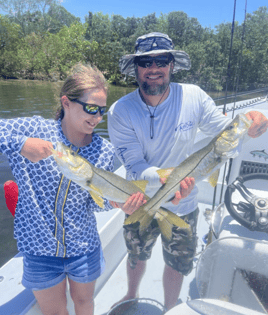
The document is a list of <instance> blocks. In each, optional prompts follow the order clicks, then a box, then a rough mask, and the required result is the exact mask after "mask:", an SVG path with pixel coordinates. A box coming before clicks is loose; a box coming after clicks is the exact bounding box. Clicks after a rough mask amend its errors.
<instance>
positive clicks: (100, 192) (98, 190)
mask: <svg viewBox="0 0 268 315" xmlns="http://www.w3.org/2000/svg"><path fill="white" fill-rule="evenodd" d="M89 188H90V189H91V190H93V191H94V192H95V193H96V194H98V195H99V196H102V197H103V193H102V191H101V190H100V189H99V188H97V187H96V186H94V185H92V184H90V185H89Z"/></svg>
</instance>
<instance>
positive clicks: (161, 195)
mask: <svg viewBox="0 0 268 315" xmlns="http://www.w3.org/2000/svg"><path fill="white" fill-rule="evenodd" d="M250 126H251V121H249V120H248V119H247V117H246V116H245V115H244V114H239V115H237V116H236V117H235V118H234V120H233V121H232V122H231V123H230V124H229V125H228V126H227V127H226V128H225V129H224V130H223V131H222V132H220V133H219V134H218V135H217V136H216V137H215V138H213V139H212V140H211V142H210V143H209V144H208V145H207V146H205V147H204V148H202V149H200V150H199V151H197V152H195V153H193V154H192V155H190V156H189V157H188V158H187V159H186V160H184V161H183V162H182V163H181V164H180V165H178V166H177V167H175V168H174V169H173V170H172V172H171V173H170V175H169V177H168V179H167V181H166V183H165V184H164V185H162V186H161V187H160V188H159V190H158V191H157V192H156V193H155V195H154V196H153V197H152V198H151V199H150V200H149V201H148V202H147V203H146V204H144V205H143V206H141V207H140V208H139V209H138V210H136V211H135V212H134V213H133V214H132V215H131V216H129V217H128V218H127V219H126V220H125V224H126V225H128V224H133V223H135V222H140V225H139V231H140V233H141V234H143V233H144V232H145V230H146V229H147V227H148V226H149V224H150V223H151V221H152V219H153V218H156V219H157V220H158V224H159V226H160V227H161V225H162V220H161V219H162V218H161V217H160V216H159V214H158V211H157V210H158V209H159V207H161V206H165V203H166V202H168V201H170V200H171V199H172V198H173V197H174V194H175V192H176V191H178V190H180V182H181V181H182V180H183V179H184V178H186V177H194V179H195V182H198V181H200V180H202V179H204V178H206V177H208V176H210V177H209V182H210V184H211V185H212V186H216V184H217V180H218V175H219V169H220V167H221V166H222V165H223V164H224V163H225V162H226V161H227V160H228V158H229V157H230V155H231V154H230V153H231V151H232V150H234V149H236V148H237V146H238V145H239V143H240V140H241V139H242V138H243V136H244V134H245V133H247V131H248V129H249V127H250ZM157 172H158V174H159V176H160V177H165V176H164V175H165V173H166V170H159V171H157Z"/></svg>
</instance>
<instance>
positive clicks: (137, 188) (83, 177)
mask: <svg viewBox="0 0 268 315" xmlns="http://www.w3.org/2000/svg"><path fill="white" fill-rule="evenodd" d="M52 153H53V157H54V159H55V161H56V163H57V165H58V167H59V169H60V171H61V172H62V174H63V175H64V176H65V177H67V178H68V179H70V180H72V181H73V182H75V183H76V184H78V185H79V186H81V187H82V188H84V189H85V190H87V191H88V192H89V193H90V195H91V197H92V198H93V200H94V201H95V202H96V203H97V204H98V205H99V206H100V207H101V208H103V206H104V205H103V203H104V200H103V198H105V199H108V200H111V201H115V202H119V203H125V202H126V201H127V199H128V198H129V197H130V196H131V195H132V194H134V193H137V192H142V193H144V192H145V189H146V185H147V183H148V182H147V181H145V180H142V181H128V180H126V179H124V178H122V177H120V176H118V175H116V174H114V173H112V172H108V171H105V170H103V169H100V168H97V167H95V166H94V165H92V164H91V163H90V162H89V161H87V160H86V159H84V158H83V157H81V156H80V155H78V154H77V153H76V152H74V151H73V150H72V149H70V148H69V147H67V146H66V145H64V144H63V143H57V147H56V149H55V150H52ZM145 198H146V199H147V200H148V199H149V197H147V196H145ZM157 213H158V216H159V217H160V218H161V220H162V221H163V224H162V226H163V229H161V233H162V234H163V235H165V236H166V237H168V238H170V237H171V228H172V226H173V225H177V226H180V227H181V228H185V229H186V230H189V226H188V224H186V223H185V222H184V221H183V220H182V219H180V218H179V217H178V216H177V215H175V214H174V213H172V212H170V211H168V210H165V209H161V208H160V207H159V208H158V209H157Z"/></svg>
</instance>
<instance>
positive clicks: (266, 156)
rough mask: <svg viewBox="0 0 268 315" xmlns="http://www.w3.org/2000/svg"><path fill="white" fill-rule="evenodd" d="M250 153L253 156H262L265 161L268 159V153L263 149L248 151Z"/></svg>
mask: <svg viewBox="0 0 268 315" xmlns="http://www.w3.org/2000/svg"><path fill="white" fill-rule="evenodd" d="M250 153H251V154H252V155H253V157H255V156H258V157H259V158H261V157H263V158H264V159H265V161H266V160H267V159H268V154H267V153H266V152H265V150H254V151H250Z"/></svg>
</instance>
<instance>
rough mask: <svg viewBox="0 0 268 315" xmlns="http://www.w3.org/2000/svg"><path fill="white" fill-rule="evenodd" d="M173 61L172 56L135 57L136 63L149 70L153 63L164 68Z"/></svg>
mask: <svg viewBox="0 0 268 315" xmlns="http://www.w3.org/2000/svg"><path fill="white" fill-rule="evenodd" d="M172 60H173V56H172V54H168V55H159V56H155V57H152V56H139V57H135V60H134V63H135V64H137V65H138V66H140V67H142V68H149V67H151V66H152V64H153V62H155V64H156V65H157V67H159V68H164V67H166V66H167V65H169V64H170V63H171V61H172Z"/></svg>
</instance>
